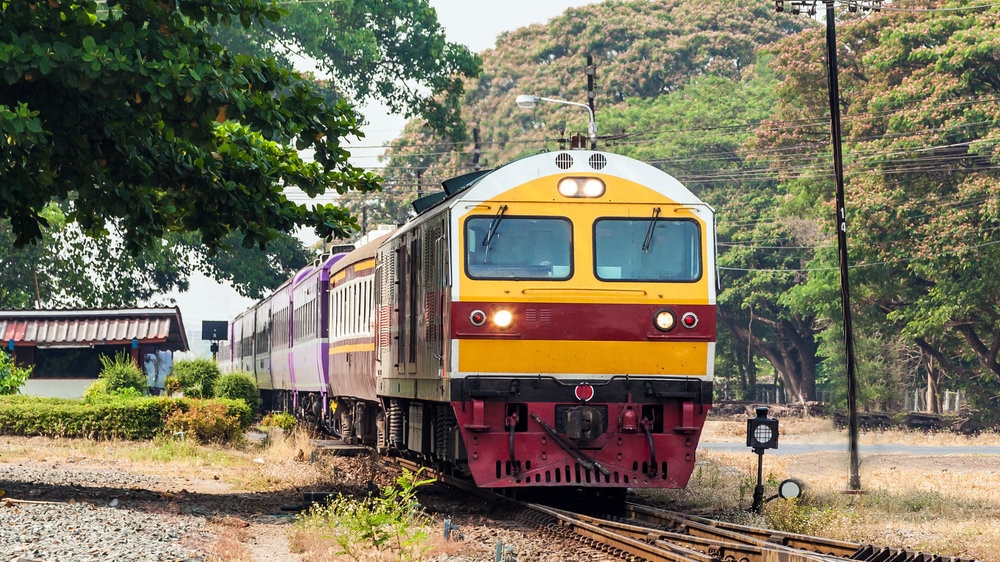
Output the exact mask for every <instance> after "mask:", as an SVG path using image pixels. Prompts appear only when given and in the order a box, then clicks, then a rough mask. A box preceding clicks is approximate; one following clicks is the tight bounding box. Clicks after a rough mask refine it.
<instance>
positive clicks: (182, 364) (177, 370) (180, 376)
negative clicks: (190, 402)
mask: <svg viewBox="0 0 1000 562" xmlns="http://www.w3.org/2000/svg"><path fill="white" fill-rule="evenodd" d="M221 375H222V373H221V372H220V371H219V367H218V365H216V364H215V361H212V360H211V359H188V360H183V361H178V362H176V363H174V370H173V373H172V375H171V376H173V377H175V378H176V379H177V382H179V383H180V385H181V391H182V392H184V395H185V396H193V397H197V398H211V397H213V396H215V382H216V381H217V380H219V377H220V376H221Z"/></svg>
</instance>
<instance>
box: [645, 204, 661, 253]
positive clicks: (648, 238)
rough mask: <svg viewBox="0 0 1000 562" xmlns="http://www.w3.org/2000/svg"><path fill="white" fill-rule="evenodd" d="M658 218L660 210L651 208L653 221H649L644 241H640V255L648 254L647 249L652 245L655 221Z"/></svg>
mask: <svg viewBox="0 0 1000 562" xmlns="http://www.w3.org/2000/svg"><path fill="white" fill-rule="evenodd" d="M659 217H660V208H659V207H653V219H652V220H650V221H649V229H648V230H647V231H646V239H645V240H643V241H642V253H644V254H645V253H648V252H649V247H650V246H651V245H652V244H653V229H654V228H656V221H657V219H659Z"/></svg>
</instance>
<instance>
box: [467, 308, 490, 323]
mask: <svg viewBox="0 0 1000 562" xmlns="http://www.w3.org/2000/svg"><path fill="white" fill-rule="evenodd" d="M469 322H472V325H473V326H482V325H483V324H485V323H486V313H485V312H483V311H482V310H473V311H472V312H471V313H470V314H469Z"/></svg>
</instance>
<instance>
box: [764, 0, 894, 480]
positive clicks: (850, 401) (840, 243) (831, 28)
mask: <svg viewBox="0 0 1000 562" xmlns="http://www.w3.org/2000/svg"><path fill="white" fill-rule="evenodd" d="M817 3H819V1H818V0H795V1H791V2H789V4H790V5H791V12H792V14H799V13H801V12H802V9H803V8H805V9H806V11H807V12H808V14H809V15H810V16H813V15H816V4H817ZM823 4H825V5H826V61H827V64H826V68H827V82H828V88H829V91H830V132H831V135H830V136H831V140H832V141H833V172H834V177H835V179H836V183H837V249H838V256H839V258H840V306H841V308H842V309H843V314H844V348H845V352H846V354H847V431H848V442H849V445H848V447H849V449H850V456H851V474H850V483H849V491H851V492H858V491H860V490H861V475H860V473H859V465H860V462H859V460H858V402H857V400H858V396H857V395H858V379H857V369H856V367H857V365H856V363H855V360H854V330H853V325H852V320H851V289H850V283H849V282H848V275H847V271H848V261H847V260H848V255H847V209H846V203H845V202H844V158H843V152H842V149H841V134H840V133H841V131H840V76H839V74H838V71H837V26H836V16H835V14H834V10H833V8H834V4H835V2H834V0H823ZM784 5H785V2H784V0H775V2H774V8H775V11H778V12H783V11H784V8H785V6H784ZM847 7H848V10H850V11H851V12H856V11H858V8H859V7H860V8H861V9H863V10H872V9H874V10H876V11H877V10H879V9H880V8H881V7H882V2H881V1H878V0H876V1H865V2H863V1H855V0H850V1H848V2H847Z"/></svg>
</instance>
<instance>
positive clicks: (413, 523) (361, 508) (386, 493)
mask: <svg viewBox="0 0 1000 562" xmlns="http://www.w3.org/2000/svg"><path fill="white" fill-rule="evenodd" d="M419 475H420V472H419V471H418V472H417V473H412V472H410V471H408V470H405V469H404V470H403V474H402V476H400V477H399V478H398V479H397V480H396V485H395V486H386V487H384V488H382V490H381V493H380V494H379V495H377V496H370V497H367V498H364V499H360V500H359V499H355V498H352V497H347V496H344V495H339V496H337V497H336V498H335V499H333V500H331V501H330V502H329V503H327V504H326V505H319V504H314V505H313V506H312V507H311V508H310V509H309V510H308V511H307V512H305V513H304V514H302V515H299V516H298V517H297V518H296V522H295V526H296V535H297V539H296V540H300V541H306V542H307V541H308V539H307V537H311V538H312V540H314V541H315V540H316V538H317V537H316V536H317V535H318V536H319V538H320V539H326V540H331V541H333V542H334V543H335V544H336V548H337V549H338V551H337V553H336V554H337V555H339V556H347V557H349V558H350V559H351V560H367V559H371V558H372V557H375V558H376V559H378V560H385V559H392V560H422V559H423V557H424V555H425V554H426V553H427V552H428V551H429V550H430V549H431V548H432V545H431V541H430V532H429V529H430V524H431V518H430V517H429V516H428V515H427V514H426V513H424V512H423V510H422V509H421V508H420V504H419V503H418V502H417V499H416V492H417V488H418V487H419V486H423V485H424V484H428V483H430V482H433V480H418V477H419ZM293 542H294V541H293ZM387 557H388V558H387Z"/></svg>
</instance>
